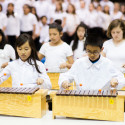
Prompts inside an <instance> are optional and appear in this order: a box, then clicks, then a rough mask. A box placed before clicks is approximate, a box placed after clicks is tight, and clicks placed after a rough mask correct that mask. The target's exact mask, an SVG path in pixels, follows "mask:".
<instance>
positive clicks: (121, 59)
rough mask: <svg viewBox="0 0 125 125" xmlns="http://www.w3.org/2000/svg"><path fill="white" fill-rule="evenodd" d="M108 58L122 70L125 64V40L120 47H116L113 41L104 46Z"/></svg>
mask: <svg viewBox="0 0 125 125" xmlns="http://www.w3.org/2000/svg"><path fill="white" fill-rule="evenodd" d="M103 47H104V49H103V51H104V53H105V54H106V57H107V58H108V59H110V60H111V61H112V62H113V63H114V65H115V66H116V67H117V68H118V69H120V70H121V68H122V65H123V64H125V40H123V42H122V43H120V44H119V45H115V44H114V43H113V40H112V39H110V40H108V41H106V42H105V43H104V45H103Z"/></svg>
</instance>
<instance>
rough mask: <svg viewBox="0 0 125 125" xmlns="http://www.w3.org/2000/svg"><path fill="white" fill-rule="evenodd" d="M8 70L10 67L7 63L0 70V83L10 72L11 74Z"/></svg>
mask: <svg viewBox="0 0 125 125" xmlns="http://www.w3.org/2000/svg"><path fill="white" fill-rule="evenodd" d="M10 71H11V68H10V66H9V65H8V66H7V67H6V68H4V69H3V70H2V72H0V84H1V83H3V82H4V81H5V80H7V79H8V78H9V77H10V74H11V73H10Z"/></svg>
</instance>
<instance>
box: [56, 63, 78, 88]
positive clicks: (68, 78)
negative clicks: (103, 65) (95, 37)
mask: <svg viewBox="0 0 125 125" xmlns="http://www.w3.org/2000/svg"><path fill="white" fill-rule="evenodd" d="M77 70H78V63H77V61H76V62H75V63H74V64H73V65H72V67H71V69H69V71H68V72H66V73H61V74H60V77H59V82H58V84H59V86H60V88H64V89H65V88H68V87H70V83H72V82H73V81H74V79H75V77H76V76H77V75H76V74H77Z"/></svg>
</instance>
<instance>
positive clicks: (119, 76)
mask: <svg viewBox="0 0 125 125" xmlns="http://www.w3.org/2000/svg"><path fill="white" fill-rule="evenodd" d="M109 71H110V74H111V77H112V78H111V80H110V85H111V87H116V86H117V88H118V89H122V88H123V87H124V86H125V78H124V74H123V73H122V72H120V71H119V70H118V69H116V68H115V67H114V66H113V64H112V63H111V64H110V65H109Z"/></svg>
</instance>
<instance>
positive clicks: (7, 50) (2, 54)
mask: <svg viewBox="0 0 125 125" xmlns="http://www.w3.org/2000/svg"><path fill="white" fill-rule="evenodd" d="M15 58H16V57H15V50H14V49H13V47H12V46H11V45H9V44H6V45H5V46H4V49H0V70H1V65H2V64H3V63H6V62H9V61H10V59H12V60H15Z"/></svg>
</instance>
